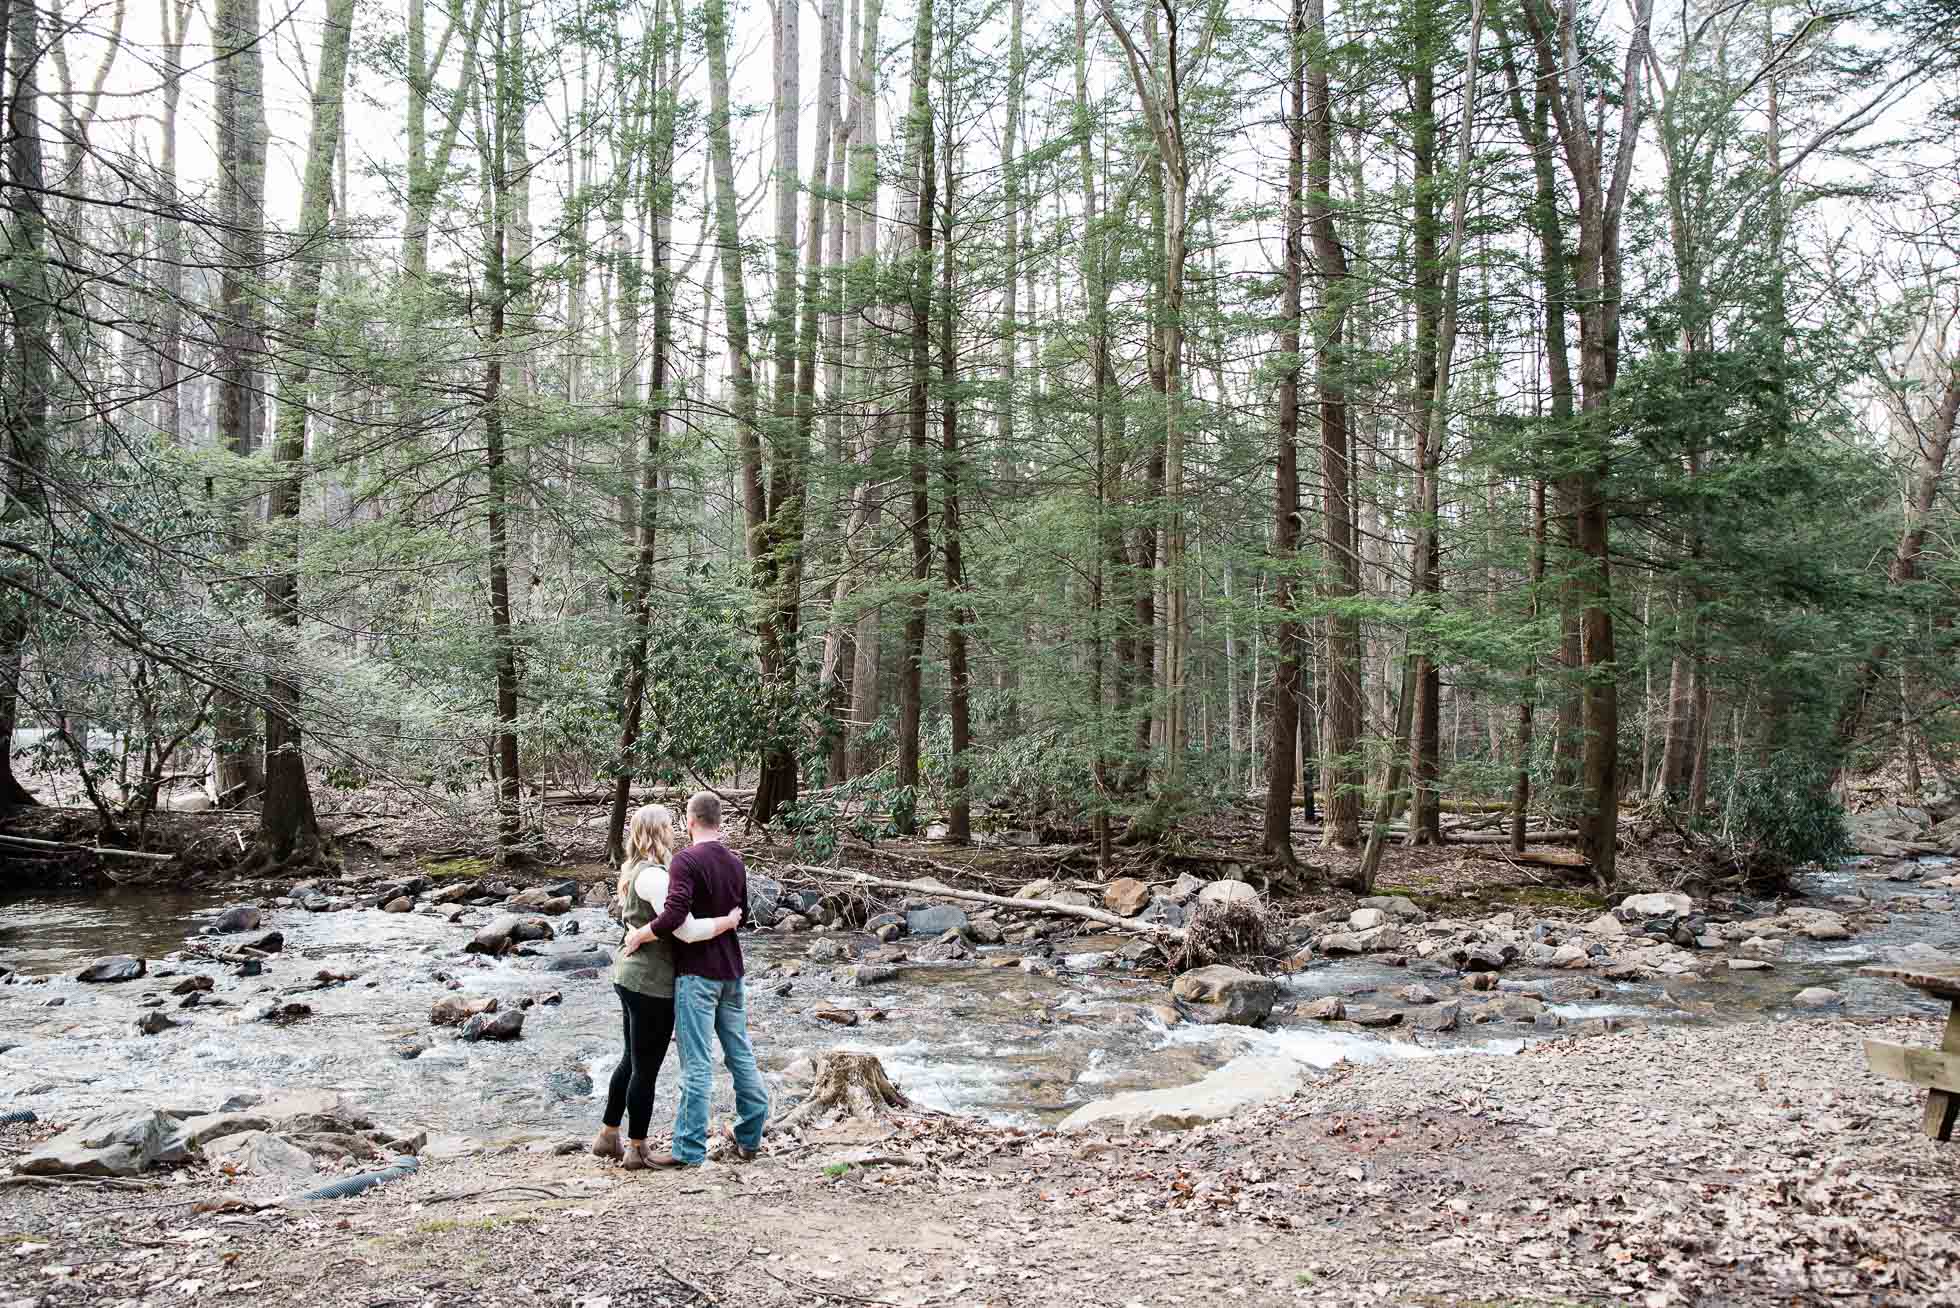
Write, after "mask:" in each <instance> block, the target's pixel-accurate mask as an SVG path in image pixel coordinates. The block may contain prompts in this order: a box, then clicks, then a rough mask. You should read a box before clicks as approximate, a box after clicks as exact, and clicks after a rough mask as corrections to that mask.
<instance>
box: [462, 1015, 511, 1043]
mask: <svg viewBox="0 0 1960 1308" xmlns="http://www.w3.org/2000/svg"><path fill="white" fill-rule="evenodd" d="M523 1034H524V1014H523V1012H521V1011H520V1010H518V1009H515V1008H513V1009H509V1010H507V1011H505V1012H502V1013H478V1014H477V1015H476V1016H475V1017H472V1018H471V1019H469V1021H467V1022H465V1023H463V1039H465V1040H468V1041H471V1042H475V1041H478V1040H515V1039H517V1038H518V1037H519V1036H521V1035H523Z"/></svg>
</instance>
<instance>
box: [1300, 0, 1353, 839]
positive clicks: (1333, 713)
mask: <svg viewBox="0 0 1960 1308" xmlns="http://www.w3.org/2000/svg"><path fill="white" fill-rule="evenodd" d="M1305 4H1306V25H1307V32H1306V39H1307V79H1306V80H1307V228H1308V231H1309V232H1310V233H1311V235H1312V238H1313V253H1314V261H1315V263H1316V264H1317V265H1318V272H1319V274H1320V279H1321V282H1320V304H1319V309H1318V313H1317V315H1316V322H1315V333H1314V334H1315V347H1316V348H1315V359H1314V381H1315V386H1316V388H1317V389H1318V391H1319V403H1320V469H1321V497H1322V501H1323V512H1324V514H1325V528H1326V551H1327V558H1326V560H1325V562H1324V564H1323V566H1324V567H1325V568H1326V570H1327V574H1326V580H1325V582H1324V583H1323V592H1324V594H1325V596H1326V599H1327V601H1328V605H1329V612H1328V616H1327V654H1328V658H1327V732H1326V736H1325V741H1324V743H1325V748H1326V751H1327V760H1328V762H1327V769H1326V771H1327V778H1328V785H1327V824H1326V839H1327V842H1328V843H1329V844H1332V845H1338V846H1341V847H1343V848H1352V847H1353V846H1355V845H1357V844H1359V843H1360V841H1361V784H1362V783H1361V765H1360V760H1359V758H1358V755H1357V751H1358V750H1359V749H1360V745H1361V623H1360V619H1359V617H1358V616H1357V615H1356V614H1355V612H1354V608H1353V605H1354V602H1355V600H1356V599H1357V598H1358V597H1359V596H1360V594H1361V555H1360V553H1359V551H1358V550H1357V549H1356V541H1355V532H1354V512H1353V501H1352V499H1351V498H1350V494H1349V486H1350V482H1351V479H1352V471H1351V468H1350V466H1349V452H1348V401H1347V379H1346V375H1345V374H1346V360H1345V358H1344V352H1343V350H1342V346H1341V340H1342V335H1343V332H1344V329H1345V323H1346V319H1347V307H1348V304H1347V302H1348V297H1349V296H1350V295H1351V294H1352V291H1351V290H1350V288H1349V287H1348V284H1347V277H1348V270H1347V255H1346V253H1345V251H1344V250H1343V249H1342V248H1341V240H1340V235H1339V233H1338V232H1336V230H1335V228H1334V208H1333V200H1332V197H1331V195H1330V194H1329V192H1328V187H1329V186H1330V185H1331V184H1332V178H1333V160H1334V119H1333V99H1332V95H1331V94H1330V92H1329V89H1328V68H1329V64H1330V62H1331V55H1330V52H1329V49H1328V44H1327V8H1326V0H1305Z"/></svg>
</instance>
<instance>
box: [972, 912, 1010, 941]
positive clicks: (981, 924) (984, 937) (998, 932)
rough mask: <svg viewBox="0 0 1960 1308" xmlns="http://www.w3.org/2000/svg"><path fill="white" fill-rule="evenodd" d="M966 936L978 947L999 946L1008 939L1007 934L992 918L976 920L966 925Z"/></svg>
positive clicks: (977, 918)
mask: <svg viewBox="0 0 1960 1308" xmlns="http://www.w3.org/2000/svg"><path fill="white" fill-rule="evenodd" d="M966 934H967V938H968V939H970V940H972V941H973V943H974V944H976V945H998V944H1001V943H1002V942H1004V941H1005V940H1006V939H1007V932H1006V931H1004V930H1002V929H1001V925H1000V923H998V922H996V921H994V920H993V919H992V918H990V917H976V918H974V919H973V920H972V921H971V922H969V923H967V924H966Z"/></svg>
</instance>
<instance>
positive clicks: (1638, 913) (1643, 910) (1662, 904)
mask: <svg viewBox="0 0 1960 1308" xmlns="http://www.w3.org/2000/svg"><path fill="white" fill-rule="evenodd" d="M1694 911H1695V901H1694V900H1692V899H1690V898H1688V897H1687V896H1686V895H1682V894H1677V893H1674V892H1672V891H1662V892H1658V893H1655V894H1650V895H1628V896H1627V897H1626V898H1625V899H1623V900H1621V901H1620V906H1619V907H1618V908H1616V909H1614V910H1613V913H1614V916H1616V917H1618V918H1619V919H1620V921H1622V922H1644V921H1648V920H1649V919H1652V918H1677V917H1686V916H1688V914H1690V913H1692V912H1694Z"/></svg>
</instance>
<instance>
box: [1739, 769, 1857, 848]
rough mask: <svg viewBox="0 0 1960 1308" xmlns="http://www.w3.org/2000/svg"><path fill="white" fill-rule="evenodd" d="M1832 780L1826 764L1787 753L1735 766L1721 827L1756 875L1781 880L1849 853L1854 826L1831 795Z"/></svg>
mask: <svg viewBox="0 0 1960 1308" xmlns="http://www.w3.org/2000/svg"><path fill="white" fill-rule="evenodd" d="M1830 781H1831V770H1830V768H1829V767H1828V766H1827V765H1825V764H1821V763H1819V762H1818V761H1817V760H1816V759H1815V758H1813V757H1810V756H1805V755H1798V754H1793V753H1788V752H1779V753H1776V754H1773V755H1771V756H1770V758H1769V759H1767V760H1766V761H1764V762H1763V763H1762V764H1760V765H1758V766H1750V765H1748V764H1747V763H1742V764H1738V765H1737V771H1736V773H1735V775H1734V777H1733V779H1732V784H1731V788H1730V790H1729V796H1728V799H1727V801H1726V803H1725V804H1724V806H1723V812H1722V832H1723V835H1724V836H1725V838H1726V839H1727V841H1728V842H1729V844H1730V845H1731V846H1732V847H1733V848H1734V849H1735V851H1736V853H1737V855H1738V856H1739V857H1740V859H1741V860H1742V862H1743V864H1744V866H1745V867H1746V868H1748V869H1749V871H1750V872H1751V873H1752V874H1754V875H1758V876H1763V877H1768V878H1773V879H1780V878H1782V877H1784V876H1786V875H1788V874H1789V873H1790V872H1791V871H1793V870H1795V869H1797V868H1799V867H1803V866H1805V865H1807V864H1813V863H1815V864H1830V863H1834V862H1836V861H1838V860H1839V859H1842V858H1844V857H1845V856H1846V855H1848V854H1849V853H1850V852H1851V849H1852V845H1851V826H1850V823H1849V822H1847V821H1846V820H1845V815H1844V809H1843V807H1842V806H1841V805H1840V804H1839V803H1838V802H1837V801H1836V800H1835V799H1833V798H1832V797H1831V793H1830Z"/></svg>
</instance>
